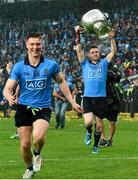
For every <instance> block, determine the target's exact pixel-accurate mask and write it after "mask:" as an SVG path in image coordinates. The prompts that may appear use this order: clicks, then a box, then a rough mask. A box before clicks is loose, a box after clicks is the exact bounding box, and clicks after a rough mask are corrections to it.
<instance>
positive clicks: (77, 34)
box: [75, 25, 85, 63]
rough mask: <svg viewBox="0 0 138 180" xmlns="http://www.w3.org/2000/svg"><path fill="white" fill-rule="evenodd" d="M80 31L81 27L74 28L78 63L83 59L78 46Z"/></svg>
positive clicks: (79, 45) (83, 56) (81, 51)
mask: <svg viewBox="0 0 138 180" xmlns="http://www.w3.org/2000/svg"><path fill="white" fill-rule="evenodd" d="M80 31H81V27H80V26H79V25H77V26H76V27H75V32H76V40H75V42H76V53H77V56H78V59H79V62H80V63H82V62H83V60H84V58H85V55H84V52H83V50H82V48H81V44H80Z"/></svg>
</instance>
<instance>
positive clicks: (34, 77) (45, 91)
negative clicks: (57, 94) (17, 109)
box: [9, 57, 59, 108]
mask: <svg viewBox="0 0 138 180" xmlns="http://www.w3.org/2000/svg"><path fill="white" fill-rule="evenodd" d="M58 73H59V66H58V64H57V63H56V62H55V61H53V60H49V59H47V58H44V57H41V59H40V63H39V64H38V65H37V66H36V67H34V66H31V65H30V63H29V61H28V58H26V59H25V60H21V61H20V62H18V63H16V64H15V65H14V66H13V68H12V71H11V73H10V77H9V79H13V80H17V81H19V86H20V93H19V100H18V103H19V104H23V105H27V106H30V107H34V108H47V107H51V82H52V77H54V76H55V75H57V74H58Z"/></svg>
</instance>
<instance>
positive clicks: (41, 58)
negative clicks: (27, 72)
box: [24, 55, 44, 67]
mask: <svg viewBox="0 0 138 180" xmlns="http://www.w3.org/2000/svg"><path fill="white" fill-rule="evenodd" d="M42 62H44V57H43V56H42V55H41V57H40V62H39V64H40V63H42ZM24 64H25V65H30V66H32V65H31V64H30V62H29V59H28V55H27V56H26V57H25V60H24ZM39 64H38V65H37V66H33V67H38V66H39Z"/></svg>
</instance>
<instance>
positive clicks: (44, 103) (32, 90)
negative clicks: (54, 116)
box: [3, 33, 82, 179]
mask: <svg viewBox="0 0 138 180" xmlns="http://www.w3.org/2000/svg"><path fill="white" fill-rule="evenodd" d="M26 47H27V50H28V54H27V56H26V57H25V59H21V60H20V61H19V62H17V63H16V64H15V65H14V66H13V68H12V70H11V73H10V77H9V79H8V80H7V83H6V85H5V88H4V91H3V94H4V96H5V97H6V99H7V100H8V101H9V104H10V105H11V106H13V105H14V104H15V102H16V97H15V96H13V95H12V91H13V89H14V88H15V86H16V84H17V83H18V84H19V87H20V92H19V97H18V105H17V112H16V114H15V126H16V127H17V128H18V133H19V137H20V146H21V153H22V156H23V159H24V162H25V164H26V166H27V169H26V171H25V173H24V175H23V179H30V178H31V177H32V176H33V175H34V173H35V172H37V171H39V170H40V168H41V161H42V160H41V157H40V152H41V150H42V147H43V146H44V143H45V135H46V133H47V130H48V127H49V122H50V116H51V81H52V78H53V79H54V80H55V81H56V82H57V83H58V84H59V87H60V89H61V90H62V92H63V94H64V95H65V97H66V98H67V99H68V101H69V102H70V103H71V105H72V106H73V108H74V109H76V110H77V111H78V112H81V111H82V109H81V107H80V106H79V105H78V104H77V103H75V101H74V100H73V99H72V95H71V93H70V90H69V88H68V85H67V83H66V81H65V79H64V77H63V75H62V73H61V72H60V70H59V66H58V64H57V63H56V62H55V61H53V60H49V59H47V58H46V57H43V56H42V37H41V35H40V34H39V33H28V35H27V38H26ZM32 135H33V143H34V151H33V153H32V151H31V145H32ZM33 155H34V160H32V159H33Z"/></svg>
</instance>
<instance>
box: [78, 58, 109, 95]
mask: <svg viewBox="0 0 138 180" xmlns="http://www.w3.org/2000/svg"><path fill="white" fill-rule="evenodd" d="M108 64H109V62H108V61H107V59H105V58H104V59H101V60H100V61H98V62H97V63H96V64H93V63H92V62H91V61H90V60H89V59H87V58H85V60H84V61H83V62H82V64H81V66H82V72H83V79H84V96H85V97H106V81H107V71H108Z"/></svg>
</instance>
